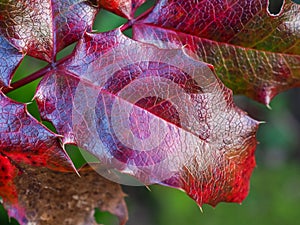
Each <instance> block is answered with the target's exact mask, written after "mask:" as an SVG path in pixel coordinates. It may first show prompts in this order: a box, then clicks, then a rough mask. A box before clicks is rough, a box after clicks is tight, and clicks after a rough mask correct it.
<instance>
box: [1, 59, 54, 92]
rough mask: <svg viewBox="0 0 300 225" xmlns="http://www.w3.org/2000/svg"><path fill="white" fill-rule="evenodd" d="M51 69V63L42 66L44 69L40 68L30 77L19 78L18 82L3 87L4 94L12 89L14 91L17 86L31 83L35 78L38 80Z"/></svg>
mask: <svg viewBox="0 0 300 225" xmlns="http://www.w3.org/2000/svg"><path fill="white" fill-rule="evenodd" d="M50 69H51V65H50V64H49V65H47V66H45V67H44V68H42V69H40V70H38V71H36V72H34V73H32V74H31V75H29V76H28V77H25V78H23V79H21V80H18V81H16V82H14V83H12V84H11V85H10V87H5V88H3V89H2V92H3V93H4V94H7V93H9V92H11V91H13V90H15V89H17V88H20V87H22V86H24V85H26V84H29V83H31V82H32V81H34V80H36V79H38V78H40V77H42V76H44V75H45V74H46V73H47V72H48V71H50Z"/></svg>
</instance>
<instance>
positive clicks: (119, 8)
mask: <svg viewBox="0 0 300 225" xmlns="http://www.w3.org/2000/svg"><path fill="white" fill-rule="evenodd" d="M98 1H99V4H100V6H102V7H103V8H105V9H107V10H109V11H112V12H114V13H116V14H117V15H119V16H123V17H126V18H127V19H133V17H134V13H135V11H136V9H137V8H138V7H139V6H141V5H142V4H143V3H144V2H145V1H146V0H98Z"/></svg>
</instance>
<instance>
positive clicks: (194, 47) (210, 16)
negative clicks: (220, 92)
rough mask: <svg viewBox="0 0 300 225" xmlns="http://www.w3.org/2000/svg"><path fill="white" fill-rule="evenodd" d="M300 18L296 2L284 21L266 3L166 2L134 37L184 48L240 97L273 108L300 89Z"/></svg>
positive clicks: (136, 28)
mask: <svg viewBox="0 0 300 225" xmlns="http://www.w3.org/2000/svg"><path fill="white" fill-rule="evenodd" d="M299 15H300V6H299V5H298V4H295V3H293V2H291V1H290V0H287V1H285V4H284V7H283V9H282V13H281V14H280V15H278V16H272V15H269V14H268V12H267V1H266V0H264V1H260V0H254V1H246V0H242V1H236V0H230V1H223V2H219V1H215V0H203V1H181V0H179V1H178V0H176V1H174V0H161V1H160V2H159V3H158V4H157V5H156V7H155V8H154V10H153V12H152V13H150V14H149V15H148V16H147V17H146V18H145V19H144V20H143V21H140V22H138V23H139V24H138V25H135V26H134V37H135V39H138V40H140V41H145V42H149V43H152V44H156V45H158V46H160V47H173V48H174V47H175V48H178V47H181V46H183V45H184V46H186V48H187V49H189V50H191V51H192V52H193V53H194V55H196V56H195V57H197V58H198V59H200V60H203V61H205V62H207V63H211V64H213V65H214V66H215V68H216V71H217V74H218V76H219V77H220V79H221V80H222V81H223V82H224V83H225V84H226V85H227V86H228V87H229V88H231V89H233V91H234V92H235V93H243V94H246V95H248V96H250V97H252V98H254V99H256V100H258V101H260V102H262V103H265V104H269V102H270V100H271V99H272V98H273V97H274V96H275V95H276V94H277V93H279V92H281V91H284V90H287V89H289V88H292V87H295V86H299V85H300V81H299V77H300V72H299V71H300V70H299V68H300V56H299V55H300V45H299V43H300V41H299V40H300V39H299V35H300V30H299V29H298V27H299V26H298V25H297V24H298V22H299ZM144 24H145V25H144ZM148 24H149V25H148ZM175 31H179V33H175ZM180 32H181V33H180ZM187 34H190V35H187ZM148 35H149V36H148ZM167 42H169V43H167Z"/></svg>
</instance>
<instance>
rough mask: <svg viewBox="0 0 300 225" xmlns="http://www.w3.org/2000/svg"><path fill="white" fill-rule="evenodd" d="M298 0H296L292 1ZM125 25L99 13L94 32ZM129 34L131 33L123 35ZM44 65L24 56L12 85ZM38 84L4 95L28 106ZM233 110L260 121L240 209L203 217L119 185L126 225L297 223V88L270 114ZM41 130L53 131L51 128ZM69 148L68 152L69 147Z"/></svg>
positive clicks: (3, 217) (173, 199)
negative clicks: (248, 186) (247, 191)
mask: <svg viewBox="0 0 300 225" xmlns="http://www.w3.org/2000/svg"><path fill="white" fill-rule="evenodd" d="M297 1H298V0H297ZM297 1H296V0H295V2H297ZM153 3H154V1H153V0H152V1H148V2H147V3H146V4H144V5H143V6H142V7H141V8H140V9H139V10H138V12H137V14H140V13H141V12H143V11H145V9H147V8H149V7H150V6H151V5H153ZM271 3H272V5H271V6H272V9H271V10H274V12H276V8H277V9H278V6H279V5H280V0H273V1H271ZM125 22H126V20H125V19H123V18H121V17H118V16H116V15H114V14H112V13H110V12H107V11H105V10H101V12H100V13H99V14H98V15H97V18H96V21H95V24H94V30H97V31H99V32H104V31H108V30H112V29H114V28H116V27H118V26H120V25H121V24H123V23H125ZM126 34H127V35H129V36H130V35H131V31H130V30H129V31H126ZM74 46H75V44H73V45H71V46H70V47H68V48H66V49H64V50H63V51H61V52H60V53H59V55H58V58H62V57H64V56H65V55H67V54H69V53H70V52H71V51H72V49H73V48H74ZM45 65H46V63H44V62H42V61H40V60H37V59H34V58H31V57H27V56H26V57H25V59H24V61H23V62H22V64H21V66H20V67H19V68H18V70H17V72H16V75H15V77H14V81H16V80H19V79H21V78H23V77H26V76H28V75H29V74H31V73H32V72H35V71H37V70H39V69H40V68H42V67H44V66H45ZM38 82H39V80H37V81H35V82H32V83H31V84H28V85H26V86H24V87H22V88H19V89H18V90H16V91H13V92H11V93H9V96H10V97H11V98H13V99H15V100H17V101H20V102H31V99H32V97H33V95H34V91H35V89H36V86H37V84H38ZM235 102H236V104H237V105H238V106H240V107H241V108H243V109H244V110H246V111H247V112H249V114H250V116H252V117H253V118H255V119H257V120H260V121H266V122H267V123H266V124H263V125H261V127H260V129H259V132H258V137H257V138H258V141H259V142H260V144H259V146H258V147H257V151H256V159H257V168H256V169H255V170H254V173H253V175H252V178H251V189H250V194H249V196H248V197H247V199H246V200H245V201H244V202H243V204H242V205H239V204H232V203H221V204H219V205H218V206H217V207H216V208H212V207H210V206H207V205H205V206H203V213H202V212H201V211H200V210H199V208H198V206H197V205H196V204H195V203H194V201H192V200H191V199H190V198H188V197H187V196H186V195H185V194H184V193H183V192H181V191H178V190H175V189H171V188H167V187H161V186H157V185H153V186H150V189H151V191H149V190H147V189H146V188H144V187H130V186H124V187H123V189H124V191H125V192H126V193H127V194H128V197H127V198H126V201H127V203H128V208H129V214H130V215H129V216H130V220H129V222H128V225H183V224H189V225H221V224H222V225H227V224H228V225H252V224H255V225H269V224H270V225H296V224H299V223H300V222H299V221H300V140H299V139H298V138H299V137H300V106H299V102H300V89H294V90H290V91H288V92H285V93H282V94H280V95H278V96H277V97H276V98H275V99H274V100H273V101H272V103H271V107H272V110H269V109H267V108H266V107H265V106H263V105H261V104H258V103H255V102H254V101H252V100H249V99H248V98H246V97H243V96H235ZM28 109H29V112H30V113H31V114H32V115H33V116H35V117H36V118H37V119H39V120H40V116H39V113H38V110H37V106H36V103H35V102H32V103H31V104H29V105H28ZM45 125H46V126H48V127H49V128H51V129H53V127H52V126H51V124H49V123H45ZM70 148H71V147H70ZM70 148H69V153H70V154H71V157H72V158H73V159H74V160H75V162H76V163H77V164H80V163H81V162H82V161H81V160H82V159H81V158H80V155H78V154H74V152H76V151H74V149H70ZM96 219H97V222H98V223H102V224H105V225H116V224H118V222H117V219H116V218H115V217H113V216H112V215H110V214H109V213H102V212H99V211H98V210H96ZM8 224H14V225H15V224H18V223H17V222H16V221H15V220H14V219H11V220H10V221H9V219H8V217H7V214H6V212H5V210H4V209H3V207H2V206H1V205H0V225H8Z"/></svg>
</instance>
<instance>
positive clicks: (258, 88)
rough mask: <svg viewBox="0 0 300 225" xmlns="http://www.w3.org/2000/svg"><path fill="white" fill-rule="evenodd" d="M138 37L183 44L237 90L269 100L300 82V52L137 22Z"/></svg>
mask: <svg viewBox="0 0 300 225" xmlns="http://www.w3.org/2000/svg"><path fill="white" fill-rule="evenodd" d="M133 33H134V38H135V39H136V40H139V41H142V42H146V43H150V44H154V45H156V46H158V47H160V48H167V49H169V48H175V49H178V48H182V47H183V46H184V49H185V50H186V52H187V53H188V54H190V55H191V56H192V57H195V58H196V59H199V60H201V61H204V62H207V63H210V64H212V65H214V67H215V70H216V73H217V75H218V77H219V78H220V79H221V80H222V82H223V83H224V84H225V85H226V86H227V87H229V88H230V89H232V90H233V91H234V93H235V94H245V95H247V96H249V97H251V98H253V99H255V100H257V101H259V102H262V103H264V104H267V105H268V104H269V103H270V101H271V99H272V98H273V97H274V96H275V95H276V94H278V93H280V92H282V91H285V90H287V89H290V88H292V87H297V86H299V85H300V55H291V54H284V53H274V52H268V51H259V50H255V49H251V48H244V47H240V46H235V45H230V44H226V43H222V42H216V41H212V40H208V39H205V38H199V37H196V36H193V35H188V34H185V33H181V32H176V31H173V30H169V29H164V28H160V27H156V26H153V25H145V24H143V25H142V24H137V25H135V26H134V28H133Z"/></svg>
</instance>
